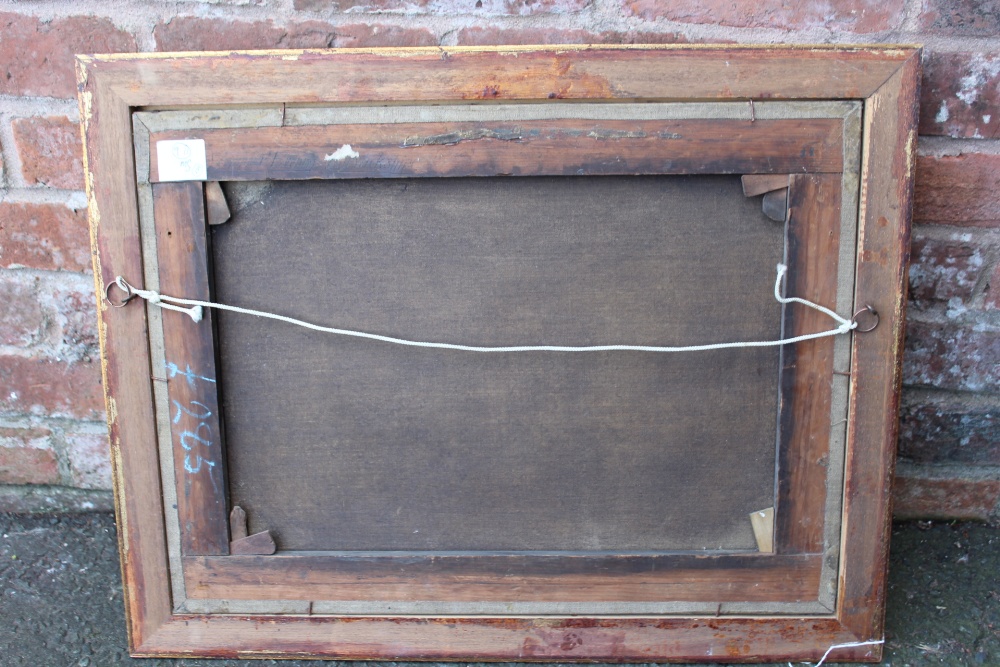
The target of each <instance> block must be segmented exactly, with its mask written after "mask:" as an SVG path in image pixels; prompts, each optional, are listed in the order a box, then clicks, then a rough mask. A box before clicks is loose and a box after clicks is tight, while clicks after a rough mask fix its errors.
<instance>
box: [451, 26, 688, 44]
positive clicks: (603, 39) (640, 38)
mask: <svg viewBox="0 0 1000 667" xmlns="http://www.w3.org/2000/svg"><path fill="white" fill-rule="evenodd" d="M687 41H688V40H687V38H686V37H684V36H683V35H681V34H679V33H676V32H666V33H653V32H635V31H631V32H604V33H594V32H590V31H588V30H559V29H555V28H524V29H518V28H490V27H479V26H476V27H472V28H462V29H461V30H460V31H459V33H458V43H459V44H460V45H463V46H493V45H502V44H678V43H686V42H687Z"/></svg>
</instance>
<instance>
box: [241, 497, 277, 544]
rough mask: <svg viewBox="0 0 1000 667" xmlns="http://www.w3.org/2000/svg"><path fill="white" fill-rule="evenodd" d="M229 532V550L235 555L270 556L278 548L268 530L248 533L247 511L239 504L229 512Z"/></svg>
mask: <svg viewBox="0 0 1000 667" xmlns="http://www.w3.org/2000/svg"><path fill="white" fill-rule="evenodd" d="M229 532H230V536H231V538H232V539H231V540H230V542H229V552H230V553H231V554H232V555H234V556H270V555H271V554H273V553H274V552H275V551H277V550H278V547H277V545H276V544H275V543H274V538H272V537H271V533H270V532H268V531H266V530H262V531H261V532H259V533H254V534H253V535H247V513H246V512H245V511H243V508H242V507H240V506H239V505H237V506H236V507H234V508H233V511H232V512H230V513H229Z"/></svg>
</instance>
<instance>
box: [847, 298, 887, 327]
mask: <svg viewBox="0 0 1000 667" xmlns="http://www.w3.org/2000/svg"><path fill="white" fill-rule="evenodd" d="M861 313H870V314H871V315H872V316H873V317H874V318H875V324H873V325H871V326H870V327H868V328H867V329H855V331H857V332H858V333H868V332H869V331H872V330H873V329H875V327H877V326H878V323H879V322H880V321H881V320H882V318H881V317H879V314H878V311H877V310H875V309H874V308H872V306H871V304H870V303H866V304H865V307H864V308H862V309H861V310H859V311H858V312H856V313H854V317H852V318H851V321H852V322H854V323H855V324H857V323H858V315H860V314H861Z"/></svg>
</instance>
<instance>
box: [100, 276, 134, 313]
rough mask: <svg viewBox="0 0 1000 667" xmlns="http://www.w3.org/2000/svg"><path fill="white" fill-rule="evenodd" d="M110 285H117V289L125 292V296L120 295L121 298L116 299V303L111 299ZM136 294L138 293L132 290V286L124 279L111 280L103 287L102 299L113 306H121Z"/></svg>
mask: <svg viewBox="0 0 1000 667" xmlns="http://www.w3.org/2000/svg"><path fill="white" fill-rule="evenodd" d="M112 287H117V288H118V289H119V290H121V291H122V292H123V293H124V294H125V296H124V297H122V299H120V300H119V301H118V303H115V302H114V301H113V300H112V299H111V288H112ZM136 296H138V295H137V294H136V293H135V292H133V291H132V286H131V285H129V284H128V283H127V282H125V281H124V280H113V281H111V282H110V283H108V284H107V286H106V287H105V288H104V300H105V301H107V302H108V303H110V304H111V305H112V306H114V307H115V308H123V307H124V306H125V305H126V304H128V302H129V301H131V300H132V299H134V298H135V297H136Z"/></svg>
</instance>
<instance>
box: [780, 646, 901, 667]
mask: <svg viewBox="0 0 1000 667" xmlns="http://www.w3.org/2000/svg"><path fill="white" fill-rule="evenodd" d="M880 644H885V640H884V639H873V640H871V641H867V642H848V643H846V644H834V645H833V646H831V647H830V648H828V649H826V653H824V654H823V657H822V658H820V659H819V662H817V663H816V664H815V665H812V667H822V665H823V663H824V662H826V659H827V658H828V657H829V656H830V654H831V653H833V652H834V651H836V650H837V649H839V648H854V647H856V646H878V645H880ZM802 664H808V663H802ZM788 667H794V666H793V665H792V663H788Z"/></svg>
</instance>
